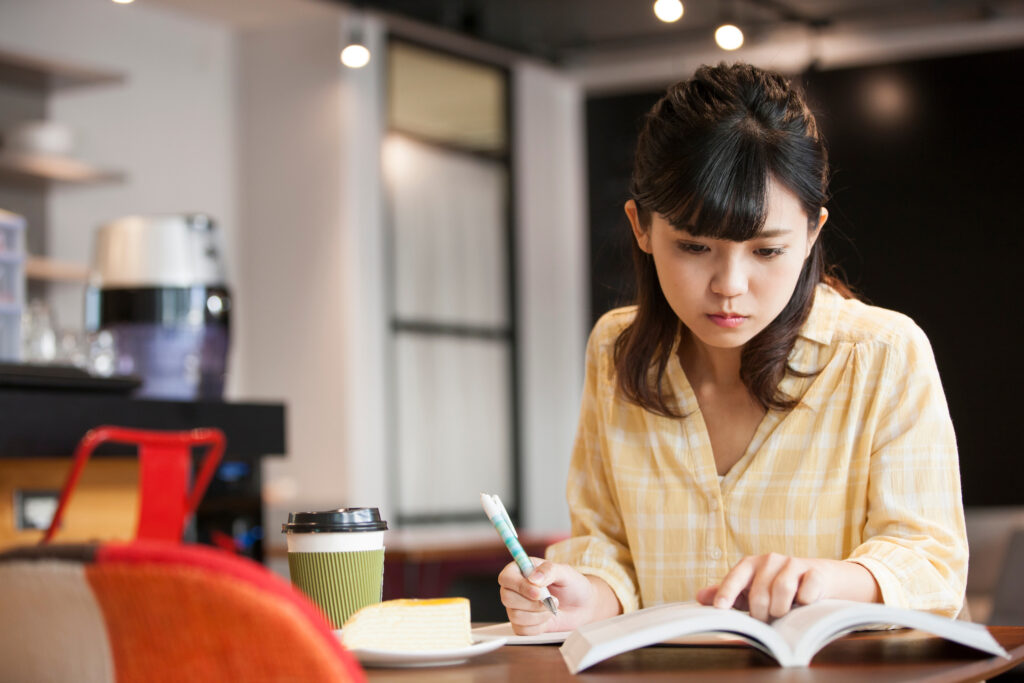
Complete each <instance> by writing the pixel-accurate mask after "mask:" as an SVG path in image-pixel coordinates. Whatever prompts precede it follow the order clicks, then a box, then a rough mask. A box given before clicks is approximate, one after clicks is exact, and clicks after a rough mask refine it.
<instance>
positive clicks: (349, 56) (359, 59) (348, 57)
mask: <svg viewBox="0 0 1024 683" xmlns="http://www.w3.org/2000/svg"><path fill="white" fill-rule="evenodd" d="M341 63H342V64H344V65H345V66H347V67H348V68H350V69H361V68H363V67H364V66H366V65H367V64H369V63H370V51H369V50H368V49H367V48H366V46H365V45H363V44H362V43H351V44H350V45H348V47H346V48H345V49H344V50H342V51H341Z"/></svg>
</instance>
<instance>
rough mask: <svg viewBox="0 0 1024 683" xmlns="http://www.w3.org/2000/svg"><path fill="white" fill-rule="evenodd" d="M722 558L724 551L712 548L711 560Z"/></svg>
mask: <svg viewBox="0 0 1024 683" xmlns="http://www.w3.org/2000/svg"><path fill="white" fill-rule="evenodd" d="M721 557H722V549H721V548H712V549H711V559H712V560H717V559H720V558H721Z"/></svg>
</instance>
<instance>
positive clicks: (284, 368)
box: [237, 14, 388, 543]
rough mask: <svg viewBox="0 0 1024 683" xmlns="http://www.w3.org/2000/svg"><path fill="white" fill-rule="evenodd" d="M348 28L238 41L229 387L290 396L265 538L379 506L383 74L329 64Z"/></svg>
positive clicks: (372, 35) (269, 478)
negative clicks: (297, 523) (334, 510)
mask: <svg viewBox="0 0 1024 683" xmlns="http://www.w3.org/2000/svg"><path fill="white" fill-rule="evenodd" d="M365 28H366V31H365V35H364V37H365V39H366V40H368V41H370V42H371V48H373V47H375V45H376V42H377V40H378V39H379V33H380V31H379V27H376V26H366V27H365ZM347 35H348V32H347V27H346V26H345V23H344V20H343V17H342V16H341V15H340V14H338V15H334V16H331V17H328V18H326V19H325V20H317V21H312V22H310V21H305V22H300V23H294V24H289V25H287V26H268V27H263V28H260V29H256V30H250V31H245V32H244V33H242V34H241V36H240V50H239V55H240V57H239V63H240V68H239V71H240V79H239V102H240V107H239V109H240V111H239V124H240V131H241V143H240V146H239V150H240V154H239V173H240V190H241V191H240V195H239V199H240V206H241V217H242V223H243V225H244V226H245V239H244V240H243V241H242V243H241V246H240V252H239V253H240V256H241V267H240V270H239V293H240V296H244V297H245V298H244V300H243V301H241V302H240V304H241V309H240V315H239V318H238V326H237V333H238V334H237V337H238V339H239V340H240V342H241V343H242V344H243V345H244V353H243V361H242V363H241V365H240V366H239V368H238V370H239V376H240V380H239V393H240V394H241V395H242V396H244V397H246V398H250V399H252V398H266V399H272V400H284V401H285V402H286V404H287V406H288V412H287V433H288V451H289V452H288V454H287V458H285V459H283V460H276V459H275V460H267V461H265V464H264V479H265V490H266V494H267V503H268V506H267V510H266V513H265V516H264V518H265V520H266V522H267V525H266V528H267V529H268V533H270V534H271V536H270V538H268V541H269V542H270V543H274V542H275V540H279V539H275V537H274V531H275V529H279V528H280V522H281V521H282V520H283V518H284V516H285V515H286V513H287V511H288V510H294V509H327V508H331V507H337V506H340V505H373V506H379V507H381V508H382V513H383V514H384V515H385V517H387V516H388V501H387V500H386V494H387V487H386V485H385V483H386V481H385V476H386V472H385V470H384V462H385V442H384V430H385V424H384V397H383V387H384V385H385V383H384V380H383V377H384V373H385V368H384V366H383V337H384V332H385V324H386V318H385V313H386V311H385V308H384V299H383V272H384V271H383V250H382V243H381V237H380V236H381V233H382V226H381V216H380V211H381V209H380V206H381V188H380V170H379V164H380V138H381V111H380V107H381V97H382V96H381V92H382V90H381V88H382V83H383V74H382V71H381V64H380V61H379V60H374V61H371V63H370V65H369V66H367V67H366V68H364V69H362V70H358V71H355V70H349V69H346V68H344V67H342V66H341V64H340V63H339V61H338V55H339V53H340V51H341V48H342V47H344V44H345V43H344V38H345V37H347ZM378 54H379V52H378Z"/></svg>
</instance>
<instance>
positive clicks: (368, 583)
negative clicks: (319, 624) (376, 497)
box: [281, 508, 388, 628]
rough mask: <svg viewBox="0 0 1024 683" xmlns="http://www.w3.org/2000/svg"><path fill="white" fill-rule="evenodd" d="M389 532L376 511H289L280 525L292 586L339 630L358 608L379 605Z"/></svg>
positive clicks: (345, 509)
mask: <svg viewBox="0 0 1024 683" xmlns="http://www.w3.org/2000/svg"><path fill="white" fill-rule="evenodd" d="M387 528H388V523H387V522H385V521H384V520H382V519H381V518H380V511H379V510H378V509H377V508H340V509H338V510H325V511H323V512H290V513H288V522H287V523H286V524H282V525H281V531H282V532H284V533H285V534H286V537H287V539H288V571H289V573H290V574H291V577H292V583H293V584H295V586H296V587H297V588H298V589H299V590H301V591H302V592H303V593H305V594H306V595H307V596H309V598H310V599H311V600H312V601H313V602H314V603H316V604H317V606H319V607H320V609H321V610H322V611H323V613H324V614H325V615H326V616H327V618H328V620H330V622H331V624H332V625H333V626H334V628H341V625H342V624H344V623H345V620H346V619H348V618H349V616H350V615H351V614H352V613H353V612H355V611H356V610H358V609H360V608H362V607H365V606H367V605H372V604H374V603H377V602H380V599H381V591H382V588H383V583H384V531H385V530H386V529H387Z"/></svg>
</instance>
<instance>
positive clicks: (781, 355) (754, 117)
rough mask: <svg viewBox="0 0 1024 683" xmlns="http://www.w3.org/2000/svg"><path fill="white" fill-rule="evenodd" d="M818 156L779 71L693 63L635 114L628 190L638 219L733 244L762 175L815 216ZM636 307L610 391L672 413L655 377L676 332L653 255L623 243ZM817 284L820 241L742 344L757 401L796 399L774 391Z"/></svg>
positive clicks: (798, 103)
mask: <svg viewBox="0 0 1024 683" xmlns="http://www.w3.org/2000/svg"><path fill="white" fill-rule="evenodd" d="M828 176H829V172H828V153H827V150H826V148H825V144H824V141H823V140H822V137H821V135H820V133H819V132H818V127H817V124H816V123H815V120H814V115H813V114H812V113H811V111H810V109H809V108H808V107H807V104H806V102H805V101H804V98H803V96H802V95H801V94H800V93H799V92H798V91H797V90H796V89H795V88H793V87H792V86H791V85H790V83H789V82H788V81H787V80H786V79H784V78H783V77H782V76H780V75H779V74H776V73H772V72H769V71H764V70H762V69H758V68H757V67H754V66H750V65H748V64H733V65H726V64H724V63H723V64H720V65H718V66H702V67H700V68H699V69H697V72H696V73H695V74H694V75H693V78H691V79H689V80H685V81H680V82H679V83H676V84H675V85H673V86H672V87H670V88H669V89H668V91H667V92H666V94H665V95H664V97H662V98H661V99H660V100H659V101H658V102H657V103H656V104H655V105H654V107H653V108H652V109H651V111H650V112H648V114H647V115H646V117H645V120H644V123H643V127H642V129H641V131H640V136H639V139H638V140H637V146H636V156H635V159H634V166H633V179H632V185H631V187H630V193H631V194H632V198H633V200H634V202H636V206H637V214H638V217H639V220H640V223H641V225H642V226H643V227H645V228H648V227H649V226H650V224H651V214H652V213H658V214H660V215H661V216H663V217H664V218H665V219H666V220H667V221H668V222H669V223H671V224H672V225H674V226H677V227H680V226H685V227H686V229H687V230H688V231H689V232H691V233H693V234H695V235H699V236H703V237H710V238H714V239H727V240H734V241H737V242H742V241H746V240H749V239H751V238H753V237H754V236H756V235H757V233H758V232H760V230H761V229H762V227H763V226H764V222H765V219H766V213H767V192H768V185H769V182H770V180H774V181H777V182H779V183H781V184H782V185H783V186H785V187H786V188H787V189H788V190H789V191H790V192H792V193H793V194H794V195H795V196H796V197H797V198H798V199H799V200H800V203H801V205H802V206H803V209H804V211H805V212H806V214H807V220H808V230H810V229H812V228H813V227H814V226H815V225H817V221H818V216H819V214H820V212H821V208H822V206H824V204H825V202H826V200H827V198H828V180H829V177H828ZM633 261H634V264H635V266H636V278H637V279H636V284H637V287H636V296H637V311H636V317H635V318H634V320H633V322H632V323H631V324H630V325H629V326H628V327H627V328H626V329H624V330H623V331H622V333H621V334H620V335H619V337H618V339H617V340H616V342H615V368H616V371H617V376H618V387H619V390H620V391H621V392H622V393H623V394H624V395H625V396H626V398H627V399H629V400H631V401H634V402H635V403H638V404H639V405H641V406H643V407H644V408H646V409H648V410H651V411H653V412H655V413H659V414H661V415H666V416H669V417H680V415H679V413H678V412H677V410H676V407H675V405H674V404H672V403H670V402H669V400H668V398H667V397H666V396H665V394H664V393H663V392H662V389H661V384H662V380H663V378H664V375H665V369H666V367H667V366H668V363H669V360H670V355H671V353H672V349H673V346H674V343H675V339H676V335H677V334H679V333H681V332H682V331H684V330H685V328H684V327H683V325H682V323H681V322H680V320H679V318H678V317H677V316H676V314H675V312H674V311H673V310H672V308H671V307H670V306H669V303H668V301H667V300H666V299H665V295H664V294H663V293H662V291H661V287H660V286H659V284H658V275H657V272H656V271H655V267H654V259H653V258H651V256H650V255H649V254H647V253H645V252H644V251H642V250H641V249H640V248H639V246H638V245H637V243H636V240H633ZM819 282H828V283H829V284H831V285H833V286H834V287H836V288H837V289H838V290H839V291H840V292H841V293H842V294H843V295H844V296H852V294H851V293H850V290H849V289H848V288H847V287H846V286H845V284H844V283H843V282H842V281H841V280H840V279H838V278H836V277H834V276H831V275H828V274H826V268H825V258H824V252H823V246H822V242H821V240H820V239H819V240H817V241H816V242H815V244H814V247H813V248H812V250H811V253H810V255H809V256H808V258H807V260H806V261H805V263H804V266H803V270H801V272H800V278H799V280H798V281H797V284H796V289H795V290H794V291H793V296H792V297H791V298H790V300H789V303H787V304H786V306H785V308H784V309H783V310H782V312H781V313H780V314H779V315H778V317H776V318H775V320H773V321H772V322H771V323H770V324H769V325H768V327H766V328H765V329H764V330H762V331H761V332H760V333H759V334H758V335H756V336H755V337H754V338H753V339H751V340H750V341H749V342H747V344H746V345H745V346H744V348H743V354H742V360H741V366H740V378H741V379H742V380H743V383H744V384H745V385H746V386H747V389H749V390H750V393H751V394H752V395H753V396H754V398H755V399H756V400H757V401H758V402H760V404H761V405H762V406H764V407H765V408H766V409H767V408H777V409H788V408H792V407H793V406H794V405H795V404H796V401H795V400H794V399H793V398H791V397H789V396H786V395H785V394H783V393H782V392H781V391H780V390H779V382H780V381H781V380H782V378H783V376H784V375H785V373H786V372H787V371H789V372H792V373H794V374H801V373H798V372H797V371H795V370H794V369H792V368H789V367H788V364H787V358H788V356H789V353H790V350H791V349H792V348H793V344H794V342H795V341H796V336H797V333H798V331H799V330H800V327H801V325H803V323H804V321H806V319H807V315H808V313H809V312H810V309H811V304H812V303H813V302H814V290H815V287H816V285H817V284H818V283H819Z"/></svg>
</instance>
